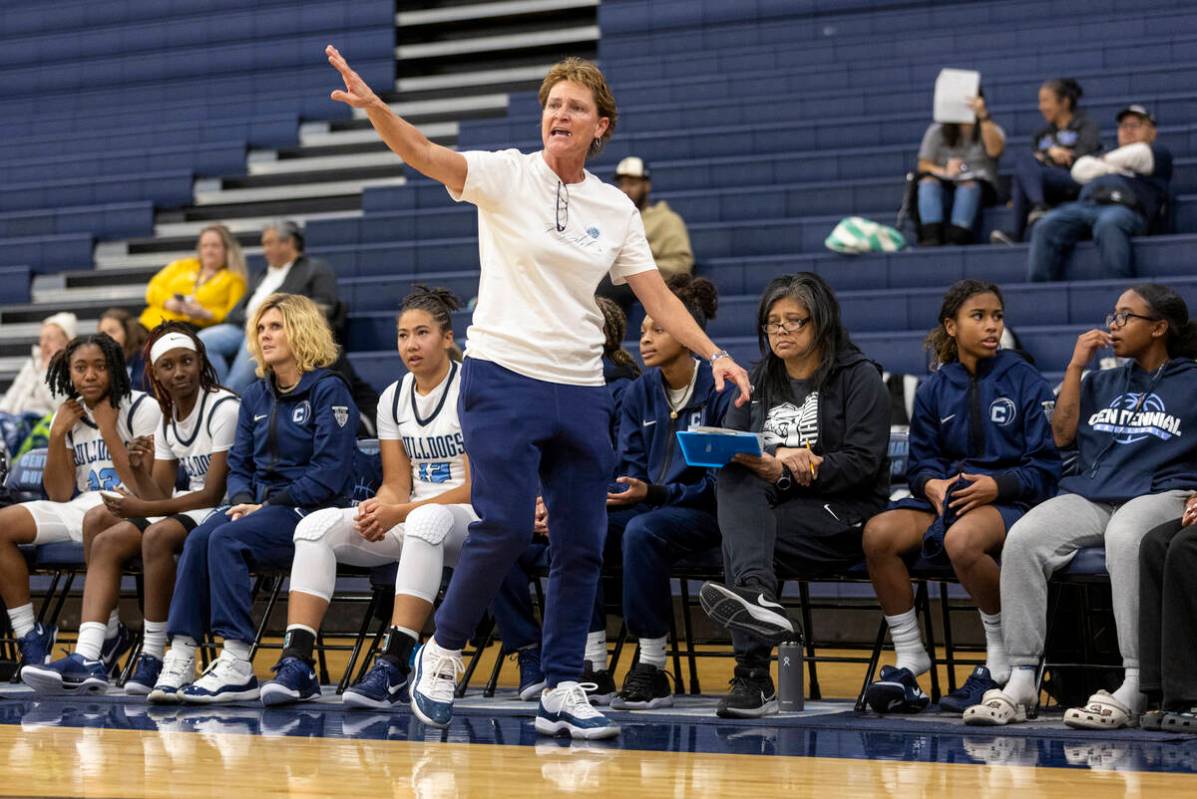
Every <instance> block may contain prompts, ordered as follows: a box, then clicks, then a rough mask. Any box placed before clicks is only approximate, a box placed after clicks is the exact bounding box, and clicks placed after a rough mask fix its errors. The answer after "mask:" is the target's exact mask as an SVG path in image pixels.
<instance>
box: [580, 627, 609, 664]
mask: <svg viewBox="0 0 1197 799" xmlns="http://www.w3.org/2000/svg"><path fill="white" fill-rule="evenodd" d="M585 660H586V662H587V663H589V664H590V668H592V669H594V670H595V671H602V670H603V669H605V668H607V631H606V630H599V631H598V632H596V633H589V634H587V636H586V655H585Z"/></svg>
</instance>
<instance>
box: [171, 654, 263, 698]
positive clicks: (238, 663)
mask: <svg viewBox="0 0 1197 799" xmlns="http://www.w3.org/2000/svg"><path fill="white" fill-rule="evenodd" d="M259 696H260V692H259V691H258V678H257V676H255V675H254V665H253V664H252V663H250V662H249V661H248V660H240V659H239V658H237V656H236V655H234V654H233V653H231V652H229V650H227V649H225V650H224V651H223V652H221V653H220V657H218V658H217V659H216V660H215V661H213V663H212V665H211V666H209V667H208V668H207V669H205V670H204V673H203V676H201V677H200V678H199V679H198V680H196V681H195V682H193V683H192V684H191V685H188V686H185V687H183V688H180V689H179V699H180V700H181V701H183V702H194V703H197V704H203V705H208V704H217V703H220V702H245V701H250V700H254V699H257V698H258V697H259Z"/></svg>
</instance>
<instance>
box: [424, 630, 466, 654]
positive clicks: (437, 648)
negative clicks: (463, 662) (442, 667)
mask: <svg viewBox="0 0 1197 799" xmlns="http://www.w3.org/2000/svg"><path fill="white" fill-rule="evenodd" d="M424 648H425V649H427V650H428V654H429V655H437V654H441V655H451V656H453V657H461V650H460V649H445V648H444V647H443V646H441V645H440V644H438V643H437V642H436V636H435V635H434V636H433V637H432V638H429V639H428V643H427V644H425V645H424Z"/></svg>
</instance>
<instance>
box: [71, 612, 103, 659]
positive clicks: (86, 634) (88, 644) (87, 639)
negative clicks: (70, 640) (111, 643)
mask: <svg viewBox="0 0 1197 799" xmlns="http://www.w3.org/2000/svg"><path fill="white" fill-rule="evenodd" d="M105 631H106V627H105V625H104V622H102V621H85V622H83V623H82V624H80V625H79V641H78V642H77V643H76V644H75V651H76V652H78V653H79V654H80V655H83V657H85V658H87V659H88V660H99V659H100V650H102V649H103V648H104V633H105Z"/></svg>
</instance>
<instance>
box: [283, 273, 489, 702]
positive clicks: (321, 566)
mask: <svg viewBox="0 0 1197 799" xmlns="http://www.w3.org/2000/svg"><path fill="white" fill-rule="evenodd" d="M459 307H460V303H459V302H458V300H457V298H456V297H455V296H453V294H452V292H450V291H447V290H445V289H430V288H428V287H427V286H420V285H418V286H416V287H415V291H413V292H412V293H411V294H409V295H407V297H406V298H405V299H404V300H403V304H402V305H401V306H400V310H399V318H398V319H397V320H396V323H397V327H398V336H399V354H400V356H402V358H403V365H404V366H406V367H407V369H408V374H406V375H404V376H403V378H402V379H400V380H397V381H396V382H394V383H392V384H391V385H390V386H388V387H387V389H386V391H384V392H383V393H382V399H381V400H380V401H379V403H378V438H379V442H378V444H379V449H380V451H381V453H382V473H383V482H382V487H381V488H380V489H379V490H378V494H377V495H376V496H375V497H373V498H372V499H368V500H366V501H365V502H363V503H362V504H361V505H359V506H358V507H356V508H327V509H325V510H321V511H317V512H316V513H313V514H312V515H310V516H308V517H307V518H306V519H304V520H303V521H302V522H300V523H299V526H298V527H296V528H295V560H294V562H293V564H292V566H291V598H290V601H289V602H288V605H287V636H286V641H285V643H284V648H283V653H282V656H281V657H280V659H279V662H278V664H277V665H276V666H275V667H274V671H275V673H276V676H275V678H274V679H273V680H271V681H270V682H268V683H266V684H265V685H263V686H262V704H265V705H280V704H287V703H290V702H303V701H307V700H309V699H314V698H316V697H318V696H320V684H319V682H318V681H317V679H316V672H315V670H314V669H313V668H312V650H313V648H314V646H315V642H316V631H317V630H318V629H320V624H321V622H322V621H323V620H324V614H325V612H326V611H327V610H328V604H329V600H330V599H331V598H332V594H333V587H334V585H335V584H336V579H337V564H338V563H347V564H350V565H353V566H363V567H373V566H383V565H386V564H389V563H394V562H395V561H398V562H399V567H398V571H397V573H396V575H395V605H394V610H393V612H392V615H391V625H390V628H389V629H388V630H387V635H386V639H385V642H384V643H383V646H382V651H381V652H380V653H379V655H378V658H377V659H376V660H375V661H374V667H373V668H372V669H371V670H370V672H369V673H368V674H366V676H365V677H363V678H362V680H361V681H360V682H359V683H357V684H356V685H354V686H352V687H350V688H349V689H348V690H347V691H345V694H344V696H343V699H342V701H343V702H344V703H345V704H346V705H349V706H351V707H361V708H378V709H382V710H385V709H389V708H391V707H393V706H394V705H396V704H398V703H400V702H406V701H407V691H406V690H404V689H405V688H406V686H407V680H408V672H409V671H410V666H409V663H410V660H411V653H412V651H413V650H414V649H415V647H416V646H417V645H419V643H420V631H421V630H423V629H424V623H425V622H426V621H427V620H428V617H429V616H430V615H431V614H432V603H433V601H434V600H435V599H436V595H437V591H438V590H439V589H440V585H441V577H442V573H443V571H444V567H446V566H449V567H452V566H453V565H454V564H455V563H456V562H457V555H458V554H459V553H460V552H461V545H462V543H463V542H464V541H465V537H466V532H467V529H468V527H469V524H470V522H472V521H475V520H476V519H477V518H478V517H477V515H476V514H475V513H474V509H473V508H472V507H470V504H469V503H470V466H469V460H468V459H467V457H466V454H465V446H464V444H463V442H462V434H461V424H460V422H459V421H458V419H457V393H458V388H459V386H460V384H461V380H460V372H461V367H460V366H459V365H458V363H457V362H456V361H455V360H453V358H451V357H450V353H455V352H456V347H455V346H454V344H453V327H452V320H451V317H450V314H451V313H452V312H453V311H455V310H457V308H459Z"/></svg>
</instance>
